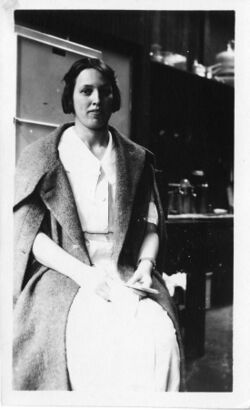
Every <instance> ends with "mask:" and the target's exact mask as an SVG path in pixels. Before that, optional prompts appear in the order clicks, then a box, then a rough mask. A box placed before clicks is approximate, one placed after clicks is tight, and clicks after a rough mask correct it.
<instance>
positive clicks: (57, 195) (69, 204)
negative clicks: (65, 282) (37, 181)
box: [40, 160, 90, 263]
mask: <svg viewBox="0 0 250 410" xmlns="http://www.w3.org/2000/svg"><path fill="white" fill-rule="evenodd" d="M40 196H41V198H42V200H43V202H44V204H45V205H46V207H47V208H48V209H49V210H50V212H51V213H52V214H53V215H54V217H55V218H56V220H57V221H58V222H59V224H60V225H61V226H62V228H63V230H64V232H65V233H66V234H67V235H68V236H69V237H70V239H71V240H72V242H73V244H74V245H77V246H78V247H79V249H81V250H82V255H81V257H82V260H83V262H85V263H90V259H89V256H88V252H87V249H86V245H85V241H84V235H83V232H82V230H81V223H80V220H79V217H78V213H77V209H76V205H75V202H74V199H73V198H74V197H73V193H72V190H71V187H70V184H69V181H68V178H67V175H66V173H65V171H64V168H63V166H62V164H61V162H60V161H59V160H58V162H57V165H56V167H55V168H54V169H53V170H52V171H50V172H49V173H47V174H46V175H45V177H44V179H43V180H42V183H41V189H40Z"/></svg>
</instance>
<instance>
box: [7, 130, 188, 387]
mask: <svg viewBox="0 0 250 410" xmlns="http://www.w3.org/2000/svg"><path fill="white" fill-rule="evenodd" d="M72 125H73V124H72V123H69V124H64V125H62V126H61V127H59V128H58V129H57V130H55V131H54V132H53V133H51V134H50V135H49V136H47V137H45V138H42V139H40V140H38V141H37V142H35V143H33V144H30V145H29V146H28V147H27V148H26V149H25V150H24V151H23V153H22V155H21V158H20V160H19V162H18V166H17V172H16V196H15V204H14V214H15V272H14V319H15V321H14V347H13V388H14V389H16V390H70V389H71V387H70V382H69V377H68V371H67V363H66V350H65V329H66V325H67V317H68V313H69V309H70V306H71V304H72V302H73V300H74V297H75V296H76V294H77V291H78V289H79V286H78V285H77V284H76V283H75V282H74V281H73V280H72V279H70V278H68V277H66V276H63V275H61V274H60V273H58V272H56V271H53V270H51V269H48V268H46V267H45V266H42V265H40V264H39V263H38V262H37V261H36V260H34V258H33V255H32V251H31V250H32V244H33V241H34V239H35V237H36V235H37V233H38V232H39V231H43V232H45V233H46V234H48V235H49V236H50V237H51V238H52V239H53V240H54V241H55V242H56V243H58V244H59V245H60V246H61V247H63V248H64V249H65V250H66V251H67V252H69V253H70V254H71V255H72V256H74V257H76V258H78V259H79V260H81V261H82V262H84V263H87V264H89V265H91V264H92V262H91V259H90V257H89V254H88V251H87V247H86V244H85V240H84V233H83V232H82V230H81V224H80V220H79V217H78V214H77V210H76V205H75V201H74V197H73V193H72V190H71V187H70V184H69V181H68V178H67V175H66V172H65V170H64V168H63V166H62V163H61V161H60V159H59V154H58V144H59V141H60V137H61V135H62V133H63V132H64V130H65V129H66V128H67V127H69V126H72ZM110 131H111V133H112V136H113V140H114V144H115V150H116V164H117V165H116V166H117V192H116V200H115V204H116V206H115V209H114V212H115V218H114V221H115V223H114V228H115V229H114V243H115V248H114V261H115V262H116V263H117V265H118V267H119V271H120V272H121V273H120V274H121V276H122V277H123V279H124V280H126V279H128V277H129V276H131V275H132V273H133V271H134V268H135V266H136V263H137V257H138V252H139V249H140V246H141V243H142V240H143V236H144V233H145V227H146V216H147V211H148V205H149V200H150V195H151V192H152V190H153V192H154V197H155V202H156V206H157V209H158V214H159V221H160V222H159V236H160V250H159V254H158V258H157V271H155V272H154V275H153V286H154V287H156V288H157V289H159V291H160V293H159V295H157V296H154V299H155V300H156V301H157V302H158V303H160V304H161V305H162V306H163V307H164V309H166V311H167V313H168V315H169V316H170V318H171V319H172V321H173V323H174V326H175V328H176V332H177V339H178V341H179V346H180V351H181V357H182V356H183V354H182V345H181V336H180V330H179V326H178V321H177V319H176V313H175V308H174V306H173V303H172V301H171V298H170V296H169V293H168V291H167V289H166V287H165V284H164V282H163V280H162V279H161V275H160V274H159V273H158V271H159V272H161V271H162V268H163V260H164V249H165V224H164V215H163V211H162V208H161V205H160V199H159V194H158V190H157V187H156V183H155V176H154V167H153V155H152V154H151V153H150V152H149V151H147V150H146V149H145V148H143V147H141V146H140V145H138V144H136V143H134V142H133V141H131V140H129V139H127V138H126V137H124V136H122V135H121V134H120V133H119V132H118V131H117V130H116V129H114V128H112V127H110ZM182 362H183V360H182Z"/></svg>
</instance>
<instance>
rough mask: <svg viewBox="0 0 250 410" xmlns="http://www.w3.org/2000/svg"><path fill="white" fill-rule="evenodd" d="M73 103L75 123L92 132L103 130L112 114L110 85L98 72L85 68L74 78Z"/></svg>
mask: <svg viewBox="0 0 250 410" xmlns="http://www.w3.org/2000/svg"><path fill="white" fill-rule="evenodd" d="M73 103H74V109H75V120H76V121H78V122H80V123H81V124H82V125H83V126H84V127H86V128H88V129H92V130H100V129H101V128H105V127H106V126H107V124H108V121H109V118H110V116H111V114H112V106H113V92H112V87H111V84H110V83H109V82H108V80H106V78H105V77H104V76H103V75H102V74H101V73H100V72H99V71H97V70H95V69H94V68H86V69H85V70H83V71H81V72H80V74H79V75H78V77H77V78H76V83H75V88H74V92H73Z"/></svg>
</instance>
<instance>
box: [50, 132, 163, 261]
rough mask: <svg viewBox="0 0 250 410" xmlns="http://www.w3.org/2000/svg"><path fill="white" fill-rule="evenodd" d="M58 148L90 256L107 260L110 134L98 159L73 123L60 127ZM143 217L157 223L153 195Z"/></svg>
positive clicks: (112, 165)
mask: <svg viewBox="0 0 250 410" xmlns="http://www.w3.org/2000/svg"><path fill="white" fill-rule="evenodd" d="M58 150H59V157H60V160H61V162H62V164H63V166H64V168H65V171H66V173H67V175H68V178H69V182H70V185H71V188H72V191H73V195H74V199H75V203H76V207H77V211H78V215H79V219H80V223H81V226H82V230H83V232H84V234H85V239H86V245H87V248H88V251H89V255H90V258H91V260H92V262H93V263H94V264H95V265H98V264H100V265H103V264H107V263H108V264H110V263H111V261H112V252H113V237H112V233H113V223H114V212H113V208H114V207H113V204H114V200H115V194H116V151H115V148H114V142H113V138H112V134H111V133H110V132H109V141H108V145H107V148H106V150H105V153H104V155H103V157H102V159H101V160H99V159H98V158H97V157H96V156H95V155H94V154H93V153H92V152H91V151H90V150H89V148H88V147H87V145H86V144H85V143H84V142H83V141H82V140H81V139H80V138H79V137H78V135H77V133H76V131H75V129H74V127H69V128H67V129H66V130H65V131H64V133H63V135H62V138H61V140H60V143H59V147H58ZM147 221H148V222H151V223H154V224H156V225H157V224H158V214H157V209H156V206H155V203H154V201H153V199H152V201H151V202H150V205H149V211H148V217H147Z"/></svg>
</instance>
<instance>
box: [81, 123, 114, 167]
mask: <svg viewBox="0 0 250 410" xmlns="http://www.w3.org/2000/svg"><path fill="white" fill-rule="evenodd" d="M74 128H75V131H76V133H77V135H78V137H79V138H80V139H81V140H82V141H83V142H84V143H85V144H86V146H87V147H88V148H89V150H90V151H91V152H92V153H93V154H94V155H95V156H96V157H97V158H99V159H101V158H102V156H103V154H104V152H105V149H106V147H107V145H108V141H109V135H108V127H106V128H104V129H100V130H92V129H89V128H86V127H83V126H82V124H81V123H79V122H77V121H76V122H75V126H74Z"/></svg>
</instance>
